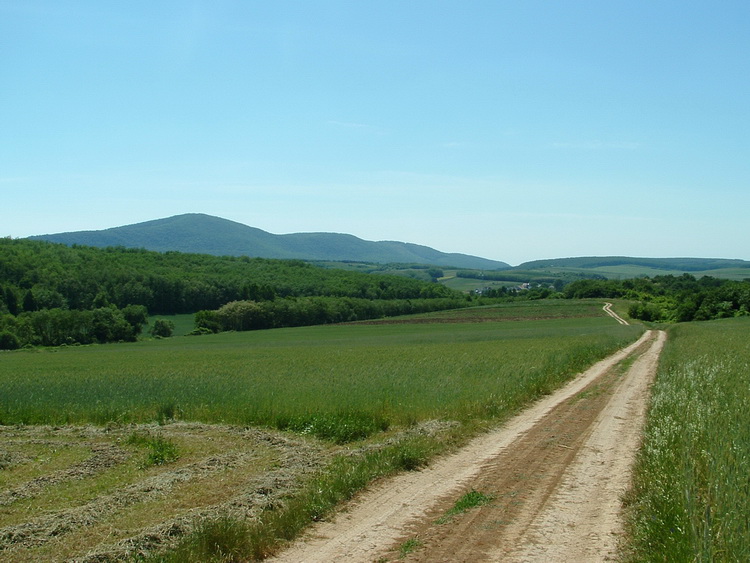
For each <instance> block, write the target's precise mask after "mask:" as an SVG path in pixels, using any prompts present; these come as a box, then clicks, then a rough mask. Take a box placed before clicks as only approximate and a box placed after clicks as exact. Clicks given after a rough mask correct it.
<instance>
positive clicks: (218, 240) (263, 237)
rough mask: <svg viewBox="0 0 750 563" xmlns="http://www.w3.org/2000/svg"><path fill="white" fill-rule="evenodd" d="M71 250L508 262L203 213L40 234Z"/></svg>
mask: <svg viewBox="0 0 750 563" xmlns="http://www.w3.org/2000/svg"><path fill="white" fill-rule="evenodd" d="M29 238H30V239H32V240H47V241H50V242H57V243H62V244H67V245H73V244H81V245H86V246H95V247H108V246H124V247H127V248H145V249H147V250H156V251H159V252H165V251H170V250H174V251H178V252H186V253H198V254H213V255H216V256H250V257H260V258H280V259H300V260H310V261H315V260H321V261H322V260H334V261H354V262H372V263H380V264H385V263H404V264H406V263H414V264H427V265H434V266H454V267H457V268H481V269H486V270H497V269H504V268H510V266H509V265H508V264H506V263H505V262H499V261H496V260H488V259H486V258H480V257H477V256H470V255H467V254H457V253H445V252H440V251H438V250H435V249H433V248H430V247H427V246H422V245H418V244H411V243H405V242H397V241H380V242H372V241H366V240H362V239H360V238H358V237H355V236H353V235H347V234H339V233H293V234H286V235H275V234H271V233H268V232H266V231H263V230H261V229H257V228H254V227H249V226H247V225H243V224H241V223H237V222H234V221H229V220H227V219H222V218H219V217H213V216H210V215H204V214H201V213H188V214H184V215H176V216H174V217H168V218H166V219H157V220H154V221H147V222H145V223H137V224H135V225H126V226H122V227H114V228H111V229H105V230H101V231H78V232H70V233H58V234H47V235H37V236H33V237H29Z"/></svg>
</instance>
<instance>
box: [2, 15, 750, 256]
mask: <svg viewBox="0 0 750 563" xmlns="http://www.w3.org/2000/svg"><path fill="white" fill-rule="evenodd" d="M0 193H1V195H2V197H1V199H0V201H1V202H2V203H1V204H0V205H1V207H0V209H2V215H1V217H2V219H1V221H2V222H1V223H0V236H12V237H24V236H28V235H32V234H44V233H54V232H62V231H75V230H88V229H103V228H108V227H114V226H119V225H124V224H131V223H137V222H141V221H146V220H151V219H157V218H162V217H168V216H171V215H177V214H180V213H186V212H201V213H208V214H210V215H217V216H220V217H224V218H227V219H231V220H234V221H238V222H241V223H244V224H247V225H251V226H254V227H258V228H261V229H264V230H267V231H270V232H272V233H279V234H280V233H290V232H309V231H328V232H343V233H350V234H353V235H356V236H359V237H361V238H364V239H367V240H401V241H406V242H414V243H419V244H425V245H428V246H432V247H434V248H437V249H439V250H442V251H445V252H462V253H466V254H475V255H479V256H483V257H487V258H492V259H497V260H504V261H506V262H509V263H511V264H514V265H515V264H518V263H520V262H523V261H526V260H533V259H541V258H556V257H565V256H584V255H629V256H654V257H667V256H699V257H721V258H743V259H750V244H748V243H750V220H749V218H748V216H749V215H750V2H747V0H738V1H734V0H725V1H721V2H708V1H700V0H699V1H691V2H685V1H677V0H674V1H659V0H648V1H641V0H630V1H601V0H596V1H593V0H592V1H585V2H583V1H573V0H564V1H563V0H559V1H558V0H548V1H534V0H524V1H518V0H513V1H502V0H494V1H471V0H462V1H458V0H455V1H450V2H448V1H440V0H431V1H409V0H398V1H390V0H385V1H384V0H378V1H372V2H364V1H355V0H348V1H327V0H304V1H297V2H290V1H284V0H278V1H277V0H274V1H267V0H264V1H250V0H247V1H221V0H218V1H217V0H211V1H188V0H184V1H174V2H172V1H158V0H149V1H133V0H129V1H127V2H124V1H123V2H116V1H108V0H92V1H63V0H54V1H36V0H0Z"/></svg>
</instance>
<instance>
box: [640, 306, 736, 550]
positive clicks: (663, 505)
mask: <svg viewBox="0 0 750 563" xmlns="http://www.w3.org/2000/svg"><path fill="white" fill-rule="evenodd" d="M749 469H750V318H747V317H745V318H738V319H728V320H722V321H712V322H705V323H690V324H684V325H677V326H674V327H671V328H670V330H669V341H668V345H667V347H666V348H665V351H664V354H663V357H662V363H661V366H660V370H659V374H658V377H657V381H656V383H655V386H654V389H653V397H652V406H651V411H650V414H649V422H648V426H647V429H646V434H645V441H644V445H643V448H642V452H641V454H640V457H639V461H638V464H637V469H636V479H635V487H634V490H633V491H632V493H631V494H630V496H629V498H628V503H629V505H630V506H629V513H630V524H631V532H632V536H633V545H632V546H631V552H630V554H629V558H630V560H631V561H750V478H749V477H748V471H749Z"/></svg>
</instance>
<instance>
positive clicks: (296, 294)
mask: <svg viewBox="0 0 750 563" xmlns="http://www.w3.org/2000/svg"><path fill="white" fill-rule="evenodd" d="M313 297H315V298H318V299H319V300H318V301H316V302H314V303H316V304H317V309H318V313H317V314H314V315H312V316H310V315H308V318H309V319H313V320H316V322H318V321H320V320H323V319H324V318H325V317H323V316H321V315H320V305H321V304H323V303H325V304H327V305H326V306H327V308H328V309H330V304H331V303H333V302H335V301H336V300H340V299H344V298H346V299H349V301H347V303H350V305H351V304H356V305H357V307H356V309H357V310H356V311H353V310H352V307H351V306H350V307H349V310H348V311H347V313H346V319H347V320H348V319H351V318H353V317H355V316H356V317H357V318H364V317H363V315H366V314H367V313H366V310H367V309H369V310H371V311H372V314H377V315H382V314H387V313H388V312H389V311H390V310H391V309H393V308H390V309H389V308H384V307H383V306H377V305H373V303H375V304H378V303H381V304H382V303H385V302H393V303H394V304H395V303H399V302H400V303H401V305H400V306H398V307H397V309H399V310H402V311H403V310H407V309H409V307H406V305H405V303H406V301H407V300H415V304H414V305H413V307H412V308H413V311H414V312H417V311H419V310H433V308H435V307H450V306H455V305H456V302H457V301H458V300H460V299H462V298H463V296H462V295H461V294H460V293H458V292H455V291H453V290H450V289H448V288H446V287H444V286H442V285H439V284H436V283H430V282H425V281H419V280H415V279H411V278H407V277H403V276H388V275H373V274H365V273H360V272H355V271H347V270H338V269H329V268H321V267H317V266H314V265H311V264H308V263H306V262H303V261H300V260H272V259H263V258H247V257H231V256H227V257H217V256H210V255H204V254H186V253H179V252H165V253H159V252H153V251H146V250H140V249H126V248H122V247H111V248H105V249H99V248H92V247H84V246H73V247H68V246H65V245H61V244H54V243H49V242H44V241H30V240H18V239H15V240H14V239H9V238H4V239H0V349H14V348H17V347H22V346H26V345H32V346H33V345H42V346H58V345H61V344H89V343H94V342H99V343H101V342H116V341H132V340H135V339H136V338H137V337H138V335H139V334H140V333H141V331H142V330H143V327H144V325H145V324H146V322H147V319H148V315H154V314H159V315H173V314H178V313H196V312H198V311H203V310H216V309H219V308H221V307H222V306H225V305H227V304H228V303H232V302H240V301H246V302H255V303H267V302H277V303H279V304H281V303H286V304H287V307H286V309H289V308H290V307H291V305H292V304H293V303H295V301H296V300H300V301H299V303H300V307H299V308H300V309H301V308H303V305H304V307H306V308H308V309H309V307H308V305H309V303H310V301H309V298H313ZM321 300H322V301H321ZM326 300H327V301H326ZM420 303H421V305H420ZM428 303H429V305H428ZM279 307H280V305H279ZM279 307H277V308H279ZM334 318H336V319H337V318H339V317H337V316H336V315H333V316H331V317H330V319H329V320H328V321H327V322H331V320H333V319H334ZM323 322H326V321H325V320H324V321H323ZM276 324H278V323H276ZM286 324H288V321H285V322H284V325H286ZM274 326H275V325H274ZM216 328H218V327H216Z"/></svg>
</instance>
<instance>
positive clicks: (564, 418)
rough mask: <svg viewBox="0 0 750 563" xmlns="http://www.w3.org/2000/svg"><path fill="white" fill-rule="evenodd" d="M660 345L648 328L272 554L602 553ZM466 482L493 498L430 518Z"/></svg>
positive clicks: (408, 557) (502, 556)
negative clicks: (491, 427) (462, 444)
mask: <svg viewBox="0 0 750 563" xmlns="http://www.w3.org/2000/svg"><path fill="white" fill-rule="evenodd" d="M664 341H665V335H664V333H661V332H658V333H656V332H648V333H646V334H644V336H643V337H642V338H641V339H640V340H639V341H638V342H636V343H634V344H633V345H631V346H629V347H627V348H625V349H623V350H621V351H620V352H618V353H616V354H614V355H613V356H611V357H609V358H607V359H606V360H603V361H601V362H599V363H597V364H596V365H594V366H593V367H592V368H591V369H589V370H588V371H586V372H585V373H584V374H582V375H580V376H579V377H577V378H576V379H575V380H574V381H572V382H571V383H570V384H568V385H567V386H566V387H564V388H563V389H561V390H560V391H558V392H556V393H555V394H553V395H550V396H548V397H546V398H544V399H542V400H541V401H539V402H538V403H536V404H535V405H533V406H532V407H531V408H529V409H527V410H526V411H524V412H523V413H521V414H520V415H518V416H517V417H515V418H514V419H512V420H511V421H509V422H508V423H507V424H506V425H504V426H503V427H502V428H500V429H498V430H496V431H493V432H490V433H487V434H485V435H482V436H480V437H479V438H477V439H476V440H474V441H473V442H471V443H470V444H469V445H468V446H467V447H466V448H464V449H462V450H461V451H459V452H458V453H456V454H454V455H451V456H448V457H445V458H443V459H441V460H439V461H437V462H435V463H434V464H432V465H431V466H430V467H428V468H426V469H424V470H423V471H419V472H413V473H408V474H404V475H400V476H398V477H396V478H394V479H389V480H386V481H383V482H381V483H379V484H377V485H375V486H374V487H372V488H371V489H370V490H369V491H367V492H365V493H363V494H362V495H360V497H359V498H358V499H357V500H355V502H353V503H352V504H351V506H349V507H348V509H347V510H346V511H344V512H342V513H340V514H339V515H338V516H337V517H336V518H335V519H334V520H333V521H331V522H322V523H320V524H319V525H316V526H315V527H314V528H313V529H312V530H311V531H310V533H309V534H307V536H306V537H305V538H303V539H302V540H301V541H299V542H297V543H296V544H294V545H293V546H291V547H290V548H289V549H288V550H287V551H286V552H284V553H282V554H281V555H280V556H279V557H277V558H276V559H275V560H274V561H277V562H297V561H305V562H310V563H312V562H324V561H325V562H328V561H363V562H364V561H367V562H372V561H381V562H384V561H390V560H396V559H398V560H403V561H430V562H433V561H456V562H460V561H606V560H610V559H612V558H614V557H615V555H616V553H617V542H618V537H619V535H620V533H621V522H620V506H621V501H620V499H621V496H622V494H623V493H624V492H625V490H626V489H627V487H628V485H629V482H630V467H631V465H632V461H633V459H634V455H635V452H636V450H637V447H638V444H639V441H640V433H641V428H642V421H643V419H644V416H645V410H646V405H647V401H648V392H649V388H650V383H651V381H652V378H653V375H654V373H655V370H656V364H657V361H658V357H659V353H660V351H661V349H662V346H663V344H664ZM626 359H633V361H632V364H631V365H629V364H630V362H623V360H626ZM472 489H473V490H476V491H479V492H481V493H483V494H485V495H491V496H492V497H493V501H492V502H490V503H489V504H487V505H484V506H482V507H478V508H474V509H472V510H470V511H468V512H466V513H464V514H460V515H457V516H455V517H453V518H451V519H449V520H448V521H447V522H446V523H443V524H438V523H437V522H436V521H437V520H438V519H439V518H440V517H441V516H443V515H444V514H445V513H446V512H447V511H448V510H450V508H451V507H452V506H453V505H454V503H455V501H456V500H457V499H458V498H460V497H461V496H462V495H463V494H464V493H466V492H468V491H470V490H472ZM408 540H416V541H412V546H414V547H415V549H414V550H413V551H412V552H411V553H408V554H406V553H405V552H404V550H402V549H401V547H402V546H404V545H405V542H407V541H408Z"/></svg>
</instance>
